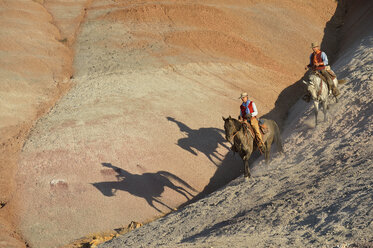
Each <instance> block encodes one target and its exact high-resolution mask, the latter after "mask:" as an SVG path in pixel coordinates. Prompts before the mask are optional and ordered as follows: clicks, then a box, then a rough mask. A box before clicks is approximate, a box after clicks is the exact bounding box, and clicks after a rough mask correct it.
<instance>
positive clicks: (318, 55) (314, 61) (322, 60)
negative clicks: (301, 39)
mask: <svg viewBox="0 0 373 248" xmlns="http://www.w3.org/2000/svg"><path fill="white" fill-rule="evenodd" d="M311 47H312V50H313V52H312V53H311V55H310V63H309V64H308V65H307V66H306V67H305V69H306V70H307V69H308V68H311V69H312V70H314V71H318V72H319V73H320V74H321V75H323V76H324V77H325V78H326V81H327V84H328V88H329V90H332V92H333V95H334V96H338V95H339V91H338V89H337V87H335V85H334V83H333V79H332V78H331V76H330V74H329V73H328V72H327V71H326V69H325V67H326V66H327V65H328V57H327V56H326V54H325V53H324V52H323V51H321V50H320V45H319V43H318V42H313V43H312V44H311Z"/></svg>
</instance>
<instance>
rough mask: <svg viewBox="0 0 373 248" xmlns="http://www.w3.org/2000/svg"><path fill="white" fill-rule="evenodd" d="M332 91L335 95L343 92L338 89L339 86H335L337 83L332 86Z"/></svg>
mask: <svg viewBox="0 0 373 248" xmlns="http://www.w3.org/2000/svg"><path fill="white" fill-rule="evenodd" d="M332 92H333V95H334V96H338V95H339V94H341V93H340V92H339V90H338V88H337V87H335V85H333V86H332Z"/></svg>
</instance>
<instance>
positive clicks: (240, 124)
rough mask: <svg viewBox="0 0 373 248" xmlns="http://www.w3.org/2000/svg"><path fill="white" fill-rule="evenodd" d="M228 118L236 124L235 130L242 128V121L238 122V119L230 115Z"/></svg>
mask: <svg viewBox="0 0 373 248" xmlns="http://www.w3.org/2000/svg"><path fill="white" fill-rule="evenodd" d="M228 120H231V121H233V123H234V125H235V126H236V129H237V131H239V130H240V129H241V128H242V122H240V121H239V120H237V119H235V118H232V117H230V116H229V117H228Z"/></svg>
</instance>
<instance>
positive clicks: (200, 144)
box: [167, 117, 228, 166]
mask: <svg viewBox="0 0 373 248" xmlns="http://www.w3.org/2000/svg"><path fill="white" fill-rule="evenodd" d="M167 120H169V121H172V122H174V123H176V124H177V126H178V127H179V129H180V131H181V132H183V133H184V134H185V135H186V137H185V138H181V139H179V140H178V141H177V145H178V146H180V147H181V148H183V149H184V150H186V151H188V152H190V153H192V154H194V155H196V156H197V152H196V150H197V151H200V152H202V153H203V154H205V155H206V157H207V158H208V159H209V160H210V161H211V162H212V163H214V164H215V165H216V166H218V164H217V163H216V162H215V161H214V160H213V158H214V159H216V160H217V161H219V162H221V161H222V159H221V157H222V154H220V153H219V152H217V151H216V149H217V148H218V145H221V146H223V147H225V148H226V149H228V147H227V146H226V145H225V144H224V142H225V139H224V138H223V136H222V135H223V134H224V132H223V130H221V129H218V128H213V127H210V128H200V129H192V128H190V127H188V126H187V125H185V124H184V123H182V122H180V121H178V120H176V119H175V118H173V117H167Z"/></svg>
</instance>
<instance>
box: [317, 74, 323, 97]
mask: <svg viewBox="0 0 373 248" xmlns="http://www.w3.org/2000/svg"><path fill="white" fill-rule="evenodd" d="M322 85H323V81H322V79H321V78H320V89H319V91H318V92H317V98H319V97H320V96H321V91H322Z"/></svg>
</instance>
